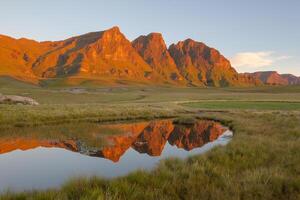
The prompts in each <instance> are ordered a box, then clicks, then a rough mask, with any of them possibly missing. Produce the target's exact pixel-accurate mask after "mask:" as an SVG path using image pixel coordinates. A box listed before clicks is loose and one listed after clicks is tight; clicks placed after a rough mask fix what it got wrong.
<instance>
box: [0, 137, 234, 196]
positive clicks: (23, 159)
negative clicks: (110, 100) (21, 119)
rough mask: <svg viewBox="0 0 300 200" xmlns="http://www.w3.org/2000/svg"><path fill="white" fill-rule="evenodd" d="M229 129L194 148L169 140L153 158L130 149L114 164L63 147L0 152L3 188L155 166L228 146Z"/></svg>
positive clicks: (40, 186) (44, 184)
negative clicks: (177, 145) (221, 146)
mask: <svg viewBox="0 0 300 200" xmlns="http://www.w3.org/2000/svg"><path fill="white" fill-rule="evenodd" d="M227 134H230V131H226V132H225V133H224V134H223V135H222V136H220V137H219V138H218V139H217V140H215V141H213V142H210V143H207V144H205V145H204V146H202V147H201V148H196V149H193V150H191V151H186V150H184V149H178V148H177V147H176V146H171V145H170V144H169V143H168V142H167V143H166V145H165V147H164V150H163V152H162V155H161V156H159V157H151V156H149V155H147V154H140V153H138V152H137V151H135V150H134V149H132V148H130V149H128V150H127V151H126V153H125V154H124V155H123V156H122V157H121V158H120V161H119V162H117V163H114V162H112V161H110V160H108V159H104V158H97V157H90V156H86V155H82V154H79V153H75V152H71V151H68V150H65V149H59V148H36V149H32V150H28V151H21V150H16V151H13V152H10V153H6V154H2V155H0V191H3V190H5V189H8V188H9V189H11V190H24V189H25V190H30V189H45V188H49V187H56V186H59V185H61V184H63V183H64V182H65V181H67V180H68V179H70V178H71V177H78V176H79V177H80V176H93V175H97V176H102V177H108V178H110V177H116V176H120V175H125V174H127V173H129V172H131V171H134V170H137V169H151V168H153V167H154V166H155V165H156V164H157V163H158V162H159V160H161V159H164V158H168V157H178V158H186V157H187V156H191V155H195V154H200V153H203V152H205V151H207V150H209V149H211V148H212V147H214V146H216V145H225V144H227V143H228V141H229V140H230V137H225V135H227Z"/></svg>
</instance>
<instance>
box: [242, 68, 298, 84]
mask: <svg viewBox="0 0 300 200" xmlns="http://www.w3.org/2000/svg"><path fill="white" fill-rule="evenodd" d="M243 75H245V76H248V77H252V78H254V79H259V80H260V81H262V82H263V83H264V84H266V85H299V84H300V77H297V76H294V75H292V74H279V73H277V72H276V71H260V72H254V73H244V74H243Z"/></svg>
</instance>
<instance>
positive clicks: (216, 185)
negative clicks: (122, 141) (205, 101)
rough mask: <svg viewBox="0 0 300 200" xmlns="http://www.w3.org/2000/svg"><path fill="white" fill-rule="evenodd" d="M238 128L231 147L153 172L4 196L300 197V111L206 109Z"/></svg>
mask: <svg viewBox="0 0 300 200" xmlns="http://www.w3.org/2000/svg"><path fill="white" fill-rule="evenodd" d="M200 117H207V118H215V119H218V120H221V121H222V122H223V123H225V124H226V125H227V126H231V127H232V128H233V129H234V133H235V135H234V139H233V140H232V141H231V142H230V143H229V144H228V145H227V146H225V147H218V148H215V149H213V150H212V151H210V152H208V153H206V154H204V155H201V156H194V157H191V158H189V159H187V160H177V159H169V160H165V161H163V162H161V163H160V165H159V166H158V167H157V168H156V169H154V170H153V171H151V172H145V171H138V172H134V173H132V174H129V175H127V176H125V177H122V178H118V179H113V180H105V179H101V178H91V179H86V178H82V179H76V180H71V181H70V182H68V183H66V184H65V185H64V186H63V187H62V188H61V189H59V190H48V191H33V192H27V193H19V194H11V193H7V194H5V195H3V196H2V197H1V199H3V200H6V199H299V197H300V170H299V169H300V152H299V149H300V123H299V122H300V113H299V112H296V111H295V112H287V111H280V112H272V111H268V112H257V111H243V112H240V111H231V112H223V113H218V112H203V113H202V114H201V115H200Z"/></svg>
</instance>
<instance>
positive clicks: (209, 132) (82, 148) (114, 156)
mask: <svg viewBox="0 0 300 200" xmlns="http://www.w3.org/2000/svg"><path fill="white" fill-rule="evenodd" d="M103 126H106V127H107V128H111V129H118V130H120V131H121V132H122V133H123V134H118V135H112V136H107V137H106V138H105V140H106V141H107V145H105V146H104V147H102V148H91V147H88V146H86V145H85V143H84V141H78V140H75V139H73V140H38V139H32V138H17V139H0V154H3V153H7V152H11V151H14V150H17V149H20V150H29V149H33V148H36V147H47V148H50V147H56V148H64V149H67V150H70V151H74V152H79V153H82V154H86V155H89V156H95V157H103V158H107V159H110V160H112V161H114V162H117V161H118V160H119V159H120V157H121V156H122V155H123V154H124V153H125V152H126V150H128V149H129V148H130V147H132V148H133V149H135V150H136V151H137V152H139V153H147V154H148V155H150V156H159V155H161V153H162V151H163V149H164V146H165V144H166V142H167V141H168V142H169V143H170V144H171V145H176V146H177V147H178V148H183V149H185V150H188V151H189V150H192V149H194V148H198V147H201V146H203V145H204V144H206V143H208V142H211V141H213V140H215V139H217V138H218V137H219V136H220V135H222V134H223V133H224V132H225V130H226V129H225V128H224V127H222V125H221V124H220V123H217V122H214V121H209V120H198V121H197V122H195V123H194V124H193V125H178V124H173V122H172V120H157V121H152V122H141V123H132V124H113V125H103ZM96 136H97V135H95V137H96Z"/></svg>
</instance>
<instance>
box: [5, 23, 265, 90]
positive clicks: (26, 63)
mask: <svg viewBox="0 0 300 200" xmlns="http://www.w3.org/2000/svg"><path fill="white" fill-rule="evenodd" d="M0 76H9V77H13V78H15V79H18V80H22V81H25V82H31V83H34V84H37V83H40V82H45V81H47V80H53V79H57V78H65V79H67V80H72V84H76V81H74V80H75V79H76V78H77V79H78V80H80V81H79V82H83V81H84V80H87V81H93V83H99V84H101V83H105V84H106V85H107V84H108V85H109V84H115V83H123V82H130V83H138V84H139V83H142V84H172V85H182V86H216V87H223V86H253V85H259V84H261V81H260V80H258V78H256V76H249V75H244V74H238V73H237V72H236V70H235V69H234V68H233V67H232V66H231V64H230V62H229V61H228V60H227V59H226V58H225V57H224V56H223V55H221V53H220V52H219V51H218V50H216V49H214V48H211V47H208V46H207V45H205V44H204V43H201V42H197V41H194V40H192V39H187V40H184V41H180V42H178V43H177V44H172V45H170V47H167V46H166V44H165V42H164V39H163V37H162V35H161V34H160V33H150V34H149V35H146V36H140V37H138V38H137V39H135V40H134V41H132V42H131V41H129V40H128V39H127V38H126V37H125V35H124V34H122V33H121V31H120V29H119V28H118V27H113V28H110V29H108V30H105V31H100V32H92V33H87V34H84V35H80V36H76V37H72V38H69V39H66V40H62V41H54V42H50V41H46V42H36V41H33V40H29V39H25V38H22V39H14V38H11V37H8V36H4V35H0Z"/></svg>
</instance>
